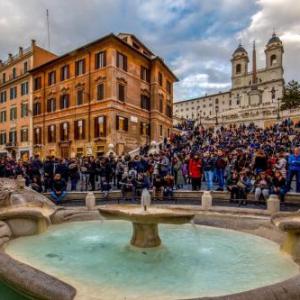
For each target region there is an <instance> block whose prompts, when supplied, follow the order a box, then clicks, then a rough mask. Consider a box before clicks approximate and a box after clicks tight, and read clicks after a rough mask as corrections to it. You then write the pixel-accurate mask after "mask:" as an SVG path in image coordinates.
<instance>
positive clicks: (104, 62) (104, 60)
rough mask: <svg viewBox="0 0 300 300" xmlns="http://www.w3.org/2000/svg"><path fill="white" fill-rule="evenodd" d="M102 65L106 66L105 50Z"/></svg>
mask: <svg viewBox="0 0 300 300" xmlns="http://www.w3.org/2000/svg"><path fill="white" fill-rule="evenodd" d="M103 67H106V51H104V52H103Z"/></svg>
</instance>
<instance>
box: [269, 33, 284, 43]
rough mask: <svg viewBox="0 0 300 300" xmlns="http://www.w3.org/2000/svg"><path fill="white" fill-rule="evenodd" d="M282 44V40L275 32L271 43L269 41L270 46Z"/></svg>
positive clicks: (270, 40)
mask: <svg viewBox="0 0 300 300" xmlns="http://www.w3.org/2000/svg"><path fill="white" fill-rule="evenodd" d="M278 42H279V43H281V40H280V38H279V37H278V36H277V35H276V33H275V32H274V33H273V34H272V37H271V38H270V39H269V41H268V45H270V44H272V43H278Z"/></svg>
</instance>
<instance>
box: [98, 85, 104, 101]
mask: <svg viewBox="0 0 300 300" xmlns="http://www.w3.org/2000/svg"><path fill="white" fill-rule="evenodd" d="M103 99H104V84H103V83H100V84H98V86H97V100H103Z"/></svg>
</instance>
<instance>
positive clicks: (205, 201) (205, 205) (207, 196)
mask: <svg viewBox="0 0 300 300" xmlns="http://www.w3.org/2000/svg"><path fill="white" fill-rule="evenodd" d="M201 207H202V209H204V210H209V209H210V208H211V207H212V196H211V193H210V192H209V191H205V192H204V193H203V195H202V198H201Z"/></svg>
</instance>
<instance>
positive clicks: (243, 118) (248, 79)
mask: <svg viewBox="0 0 300 300" xmlns="http://www.w3.org/2000/svg"><path fill="white" fill-rule="evenodd" d="M283 54H284V48H283V44H282V41H281V40H280V39H279V37H278V36H277V35H276V34H275V33H274V34H273V35H272V37H271V39H270V40H269V41H268V43H267V45H266V47H265V67H264V68H262V69H257V67H256V48H255V43H254V44H253V51H252V70H251V71H249V55H248V53H247V51H246V49H245V48H244V47H243V46H242V45H239V46H238V48H237V49H236V50H235V51H234V52H233V54H232V58H231V64H232V76H231V89H230V90H229V91H226V92H219V93H217V94H213V95H206V96H203V97H199V98H195V99H190V100H184V101H179V102H176V103H174V115H175V116H176V117H177V118H180V119H181V118H184V119H193V120H198V121H199V122H200V123H202V124H211V125H212V124H216V125H220V124H223V125H226V124H233V123H250V122H255V123H256V124H258V125H260V126H263V127H264V126H267V125H268V124H271V123H274V122H276V120H277V119H279V118H281V117H284V116H283V114H284V113H282V112H280V110H279V107H280V101H281V98H282V95H283V90H284V84H285V82H284V77H283V74H284V69H283Z"/></svg>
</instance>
